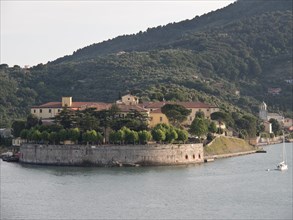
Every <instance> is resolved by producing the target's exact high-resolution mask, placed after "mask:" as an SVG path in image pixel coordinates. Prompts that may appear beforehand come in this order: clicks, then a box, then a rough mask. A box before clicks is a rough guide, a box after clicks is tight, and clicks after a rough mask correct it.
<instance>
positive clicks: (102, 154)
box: [20, 144, 204, 166]
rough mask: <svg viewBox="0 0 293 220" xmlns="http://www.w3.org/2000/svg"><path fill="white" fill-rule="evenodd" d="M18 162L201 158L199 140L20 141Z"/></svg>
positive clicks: (148, 162) (142, 162) (169, 162)
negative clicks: (92, 143) (146, 142)
mask: <svg viewBox="0 0 293 220" xmlns="http://www.w3.org/2000/svg"><path fill="white" fill-rule="evenodd" d="M20 162H22V163H30V164H44V165H68V166H83V165H93V166H112V165H127V164H135V165H142V166H148V165H149V166H154V165H180V164H192V163H202V162H204V155H203V145H202V144H152V145H97V146H86V145H39V144H23V145H22V146H21V147H20Z"/></svg>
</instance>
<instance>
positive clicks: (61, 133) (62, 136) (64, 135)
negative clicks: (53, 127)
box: [58, 129, 68, 141]
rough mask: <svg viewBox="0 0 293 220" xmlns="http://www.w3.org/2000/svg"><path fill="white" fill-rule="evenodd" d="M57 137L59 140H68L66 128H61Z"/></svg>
mask: <svg viewBox="0 0 293 220" xmlns="http://www.w3.org/2000/svg"><path fill="white" fill-rule="evenodd" d="M58 137H59V140H60V141H65V140H68V132H67V130H65V129H61V130H60V131H59V132H58Z"/></svg>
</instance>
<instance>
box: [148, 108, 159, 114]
mask: <svg viewBox="0 0 293 220" xmlns="http://www.w3.org/2000/svg"><path fill="white" fill-rule="evenodd" d="M150 113H151V114H152V113H162V111H161V108H158V109H155V110H153V111H151V112H150Z"/></svg>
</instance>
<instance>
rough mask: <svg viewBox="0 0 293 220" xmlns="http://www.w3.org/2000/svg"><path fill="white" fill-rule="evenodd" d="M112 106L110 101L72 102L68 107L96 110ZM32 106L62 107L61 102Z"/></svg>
mask: <svg viewBox="0 0 293 220" xmlns="http://www.w3.org/2000/svg"><path fill="white" fill-rule="evenodd" d="M111 106H112V104H110V103H104V102H72V105H71V106H70V107H69V108H71V109H74V110H77V109H80V108H91V107H92V108H96V109H97V110H102V109H108V108H110V107H111ZM32 108H62V102H48V103H45V104H42V105H39V106H33V107H32Z"/></svg>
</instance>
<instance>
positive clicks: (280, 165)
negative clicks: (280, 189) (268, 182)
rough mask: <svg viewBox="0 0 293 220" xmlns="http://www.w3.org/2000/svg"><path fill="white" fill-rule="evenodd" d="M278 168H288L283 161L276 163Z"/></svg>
mask: <svg viewBox="0 0 293 220" xmlns="http://www.w3.org/2000/svg"><path fill="white" fill-rule="evenodd" d="M277 169H278V170H281V171H282V170H288V165H287V164H286V163H285V161H282V162H281V163H279V164H278V165H277Z"/></svg>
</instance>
